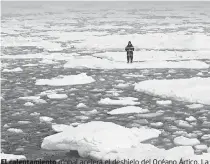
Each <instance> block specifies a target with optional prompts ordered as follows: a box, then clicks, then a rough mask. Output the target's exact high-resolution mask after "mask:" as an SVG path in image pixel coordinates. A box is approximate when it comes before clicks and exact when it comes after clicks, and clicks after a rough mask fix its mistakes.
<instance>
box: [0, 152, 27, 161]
mask: <svg viewBox="0 0 210 164" xmlns="http://www.w3.org/2000/svg"><path fill="white" fill-rule="evenodd" d="M1 159H6V160H7V161H15V160H26V157H25V156H24V155H14V154H4V153H1Z"/></svg>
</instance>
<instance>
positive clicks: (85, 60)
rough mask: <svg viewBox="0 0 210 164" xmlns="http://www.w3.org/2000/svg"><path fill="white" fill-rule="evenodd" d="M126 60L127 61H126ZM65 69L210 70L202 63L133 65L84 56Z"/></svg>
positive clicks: (191, 61) (164, 62)
mask: <svg viewBox="0 0 210 164" xmlns="http://www.w3.org/2000/svg"><path fill="white" fill-rule="evenodd" d="M124 60H126V59H124ZM64 68H92V69H144V68H194V69H204V68H209V65H208V64H206V63H205V62H201V61H195V60H190V61H176V62H174V61H146V62H134V63H132V64H128V63H126V61H124V62H118V61H110V60H108V59H106V58H105V59H98V58H95V57H92V56H82V57H80V58H75V59H72V60H69V61H68V62H67V63H66V64H65V65H64Z"/></svg>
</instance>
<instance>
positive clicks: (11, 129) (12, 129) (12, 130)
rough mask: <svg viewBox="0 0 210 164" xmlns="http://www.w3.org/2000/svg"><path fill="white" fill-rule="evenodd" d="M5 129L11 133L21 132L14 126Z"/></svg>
mask: <svg viewBox="0 0 210 164" xmlns="http://www.w3.org/2000/svg"><path fill="white" fill-rule="evenodd" d="M7 131H8V132H12V133H23V131H22V130H21V129H16V128H9V129H7Z"/></svg>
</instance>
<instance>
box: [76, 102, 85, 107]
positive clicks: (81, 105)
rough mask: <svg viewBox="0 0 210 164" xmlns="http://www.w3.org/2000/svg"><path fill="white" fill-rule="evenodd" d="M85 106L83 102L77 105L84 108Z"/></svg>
mask: <svg viewBox="0 0 210 164" xmlns="http://www.w3.org/2000/svg"><path fill="white" fill-rule="evenodd" d="M86 107H87V106H86V105H85V104H83V103H79V104H78V105H77V108H86Z"/></svg>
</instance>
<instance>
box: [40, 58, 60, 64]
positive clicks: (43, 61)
mask: <svg viewBox="0 0 210 164" xmlns="http://www.w3.org/2000/svg"><path fill="white" fill-rule="evenodd" d="M40 63H42V64H57V63H58V62H56V61H53V60H51V59H43V60H42V61H40Z"/></svg>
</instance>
